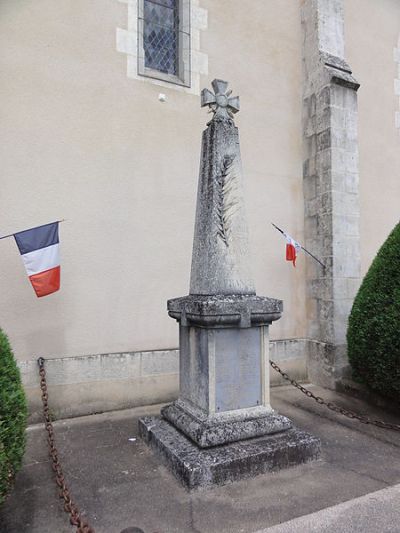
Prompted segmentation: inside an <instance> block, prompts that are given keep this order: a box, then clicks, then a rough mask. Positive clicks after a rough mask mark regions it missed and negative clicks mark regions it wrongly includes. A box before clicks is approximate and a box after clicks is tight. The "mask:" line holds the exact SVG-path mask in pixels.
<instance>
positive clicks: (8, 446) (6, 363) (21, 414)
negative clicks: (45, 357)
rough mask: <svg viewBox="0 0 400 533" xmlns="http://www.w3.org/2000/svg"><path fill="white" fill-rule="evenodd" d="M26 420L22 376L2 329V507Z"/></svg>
mask: <svg viewBox="0 0 400 533" xmlns="http://www.w3.org/2000/svg"><path fill="white" fill-rule="evenodd" d="M26 417H27V408H26V399H25V393H24V390H23V388H22V384H21V377H20V373H19V370H18V367H17V364H16V361H15V359H14V355H13V353H12V350H11V347H10V343H9V342H8V339H7V337H6V335H5V334H4V333H3V331H2V330H1V329H0V504H1V503H2V502H3V501H4V500H5V498H6V494H7V493H8V491H9V490H10V488H11V485H12V482H13V480H14V477H15V474H16V473H17V471H18V469H19V468H20V466H21V462H22V457H23V455H24V450H25V427H26Z"/></svg>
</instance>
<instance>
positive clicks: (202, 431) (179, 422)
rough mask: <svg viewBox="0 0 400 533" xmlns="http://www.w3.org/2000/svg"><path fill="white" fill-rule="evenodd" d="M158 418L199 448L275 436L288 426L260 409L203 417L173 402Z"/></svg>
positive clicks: (183, 404) (276, 416)
mask: <svg viewBox="0 0 400 533" xmlns="http://www.w3.org/2000/svg"><path fill="white" fill-rule="evenodd" d="M193 408H194V407H192V410H193ZM161 415H162V417H163V418H165V419H166V420H168V421H169V422H171V423H172V424H173V425H174V426H175V427H176V428H178V429H179V430H180V431H182V432H183V433H184V434H185V435H186V436H188V437H189V438H190V439H191V440H193V441H194V442H195V443H196V444H197V445H198V446H200V448H209V447H211V446H219V445H221V444H228V443H230V442H235V441H239V440H243V439H249V438H253V437H261V436H262V435H267V434H268V435H270V434H272V433H279V432H281V431H284V430H286V429H290V428H291V427H292V423H291V421H290V420H289V419H288V418H286V416H282V415H280V414H278V413H276V412H275V411H273V410H272V409H271V408H269V409H267V408H266V407H262V406H257V407H252V408H248V409H237V410H236V411H230V412H228V413H216V414H214V415H210V416H205V415H203V414H202V413H200V412H197V413H195V412H193V411H192V412H191V411H190V408H188V407H187V406H186V405H185V402H183V401H182V400H177V401H175V402H174V403H172V404H170V405H167V406H165V407H163V408H162V409H161Z"/></svg>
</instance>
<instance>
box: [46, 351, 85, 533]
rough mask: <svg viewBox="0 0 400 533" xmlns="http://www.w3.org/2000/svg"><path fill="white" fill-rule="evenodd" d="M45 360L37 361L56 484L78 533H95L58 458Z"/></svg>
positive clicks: (65, 508)
mask: <svg viewBox="0 0 400 533" xmlns="http://www.w3.org/2000/svg"><path fill="white" fill-rule="evenodd" d="M44 361H45V360H44V359H43V357H39V359H38V360H37V362H38V365H39V375H40V388H41V390H42V402H43V417H44V425H45V428H46V431H47V434H48V438H47V442H48V445H49V453H50V457H51V460H52V462H53V464H52V468H53V470H54V472H55V474H56V483H57V485H58V487H59V489H60V498H61V499H63V500H64V511H65V512H66V513H68V514H69V515H70V523H71V525H73V526H76V528H77V529H76V533H95V531H94V529H93V528H92V527H90V526H89V524H88V523H87V522H86V521H85V520H84V519H83V518H82V517H81V514H80V512H79V509H78V507H77V506H76V504H75V503H74V502H73V500H72V498H71V495H70V493H69V490H68V487H67V485H66V483H65V478H64V473H63V470H62V467H61V464H60V460H59V458H58V451H57V448H56V445H55V439H54V429H53V424H52V421H51V415H50V411H49V403H48V400H49V394H48V392H47V382H46V370H45V369H44Z"/></svg>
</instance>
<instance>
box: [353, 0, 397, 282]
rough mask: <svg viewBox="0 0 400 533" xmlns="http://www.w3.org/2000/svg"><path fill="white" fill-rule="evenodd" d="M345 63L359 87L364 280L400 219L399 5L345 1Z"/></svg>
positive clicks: (394, 2)
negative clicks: (399, 116)
mask: <svg viewBox="0 0 400 533" xmlns="http://www.w3.org/2000/svg"><path fill="white" fill-rule="evenodd" d="M345 36H346V42H345V49H346V58H347V59H348V60H349V63H350V65H351V66H352V68H353V72H354V74H355V76H356V78H357V80H358V81H359V82H360V84H361V87H360V89H359V91H358V134H359V165H360V185H359V190H360V204H361V209H360V239H361V243H360V244H361V246H360V248H361V269H362V275H364V274H365V273H366V272H367V270H368V268H369V266H370V264H371V261H372V260H373V258H374V257H375V254H376V253H377V251H378V249H379V248H380V246H381V245H382V244H383V242H384V241H385V239H386V237H387V236H388V234H389V233H390V231H391V230H392V229H393V227H394V226H395V225H396V223H397V222H398V221H399V216H400V179H399V169H400V131H399V129H398V128H396V112H398V111H399V95H400V91H398V90H397V89H396V81H395V80H396V79H397V78H398V77H400V75H399V63H398V62H397V59H398V58H399V57H400V56H399V55H398V53H396V51H395V49H396V48H397V47H398V46H399V44H398V42H399V37H400V3H399V2H398V1H397V0H379V2H377V1H376V0H346V2H345Z"/></svg>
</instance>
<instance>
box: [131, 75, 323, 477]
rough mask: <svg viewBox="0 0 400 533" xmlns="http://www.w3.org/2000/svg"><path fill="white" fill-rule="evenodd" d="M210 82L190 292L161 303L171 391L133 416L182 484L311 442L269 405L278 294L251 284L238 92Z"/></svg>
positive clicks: (265, 466)
mask: <svg viewBox="0 0 400 533" xmlns="http://www.w3.org/2000/svg"><path fill="white" fill-rule="evenodd" d="M212 86H213V89H214V93H212V92H211V91H209V90H208V89H204V90H203V91H202V95H201V96H202V97H201V105H202V106H203V107H204V106H208V107H210V109H211V112H212V113H213V117H212V119H211V121H210V122H209V123H208V124H207V128H206V130H205V131H204V132H203V137H202V151H201V163H200V176H199V184H198V195H197V210H196V222H195V231H194V241H193V254H192V270H191V280H190V293H189V295H188V296H184V297H181V298H175V299H172V300H169V301H168V313H169V315H170V316H171V317H172V318H175V319H176V320H177V321H178V322H179V344H180V394H179V398H178V399H177V400H176V401H175V402H174V403H172V404H171V405H168V406H166V407H164V408H163V409H162V411H161V415H162V417H161V418H151V417H150V418H144V419H142V420H141V421H140V432H141V435H142V437H143V438H144V439H145V440H146V441H147V442H148V443H149V444H150V445H151V446H152V447H153V448H154V449H156V450H157V451H158V452H160V454H161V456H162V457H163V459H164V460H166V461H167V462H168V463H169V464H170V466H171V467H172V469H173V470H174V472H175V474H176V475H177V476H178V477H179V478H180V479H181V480H182V481H183V482H184V483H185V484H186V485H187V486H189V487H195V486H199V485H212V484H215V483H225V482H227V481H232V480H234V479H239V478H241V477H245V476H249V475H255V474H257V473H263V472H266V471H268V470H271V469H272V468H274V469H276V468H283V467H286V466H290V465H291V464H298V463H300V462H305V461H308V460H311V459H313V458H316V457H317V456H318V454H319V449H320V442H319V440H318V439H316V438H315V437H313V436H312V435H309V434H306V433H304V432H301V431H299V430H298V429H296V428H293V427H292V423H291V421H290V420H289V419H288V418H286V417H285V416H282V415H280V414H278V413H276V412H275V411H274V410H273V409H272V408H271V406H270V403H269V335H268V330H269V325H270V324H271V323H272V322H273V321H274V320H277V319H279V318H280V316H281V313H282V301H280V300H276V299H272V298H267V297H263V296H257V295H256V292H255V287H254V282H253V279H252V276H251V258H250V252H249V242H248V229H247V220H246V211H245V205H244V195H243V176H242V165H241V157H240V146H239V134H238V128H237V127H236V126H235V124H234V121H233V116H234V114H235V113H237V112H238V111H239V98H238V97H232V96H231V92H230V91H227V88H228V84H227V82H225V81H222V80H214V81H213V82H212ZM289 452H290V453H289ZM227 458H228V459H227Z"/></svg>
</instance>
